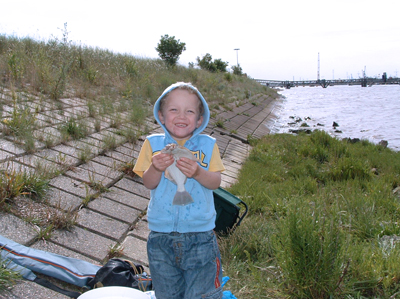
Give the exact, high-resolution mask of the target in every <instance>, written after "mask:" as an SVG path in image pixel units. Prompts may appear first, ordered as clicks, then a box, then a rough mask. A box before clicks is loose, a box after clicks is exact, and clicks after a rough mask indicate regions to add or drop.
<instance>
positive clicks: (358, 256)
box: [220, 131, 400, 298]
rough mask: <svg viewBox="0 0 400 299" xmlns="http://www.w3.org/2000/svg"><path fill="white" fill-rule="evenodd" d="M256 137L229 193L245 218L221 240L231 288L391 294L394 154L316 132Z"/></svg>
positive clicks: (398, 176) (399, 207) (398, 172)
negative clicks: (241, 202)
mask: <svg viewBox="0 0 400 299" xmlns="http://www.w3.org/2000/svg"><path fill="white" fill-rule="evenodd" d="M253 143H254V148H253V150H252V152H251V154H250V156H249V158H248V159H247V161H246V163H245V164H244V166H243V167H242V169H241V171H240V175H239V182H238V183H237V184H235V185H233V186H232V187H231V188H230V189H229V191H230V192H232V193H233V194H235V195H237V196H238V197H240V198H242V199H243V200H244V201H245V202H246V203H248V205H249V210H250V211H249V215H248V217H247V218H246V219H245V220H244V221H243V222H242V225H241V226H240V227H239V228H238V229H237V230H236V231H235V232H234V233H233V234H232V235H231V236H229V237H225V238H221V240H220V244H221V251H222V255H223V264H224V269H225V272H226V273H225V274H226V275H228V276H230V277H231V278H232V279H231V281H230V282H229V287H230V288H231V290H233V291H234V292H233V293H234V294H235V295H237V297H238V298H398V297H399V294H400V293H399V291H400V290H399V284H398V282H399V279H400V271H399V269H398V267H397V265H399V263H400V244H398V242H399V240H400V238H399V237H398V236H399V235H400V224H399V221H398V219H399V216H400V198H399V196H398V194H396V193H394V192H393V190H394V189H395V188H397V187H398V186H400V153H398V152H393V151H391V150H390V149H386V148H383V147H381V146H379V145H374V144H372V143H369V142H367V141H362V142H359V143H355V144H351V143H347V141H346V140H338V139H335V138H332V137H330V136H329V135H328V134H327V133H324V132H321V131H315V132H313V133H312V134H311V135H299V136H293V135H288V134H279V135H270V136H266V137H265V138H263V139H261V140H259V141H254V140H253ZM391 296H392V297H391Z"/></svg>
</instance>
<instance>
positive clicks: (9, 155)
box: [0, 150, 15, 161]
mask: <svg viewBox="0 0 400 299" xmlns="http://www.w3.org/2000/svg"><path fill="white" fill-rule="evenodd" d="M13 157H15V155H14V154H12V153H9V152H5V151H3V150H0V161H4V160H6V159H10V158H13Z"/></svg>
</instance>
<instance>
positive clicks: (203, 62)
mask: <svg viewBox="0 0 400 299" xmlns="http://www.w3.org/2000/svg"><path fill="white" fill-rule="evenodd" d="M196 60H197V65H198V66H199V67H200V68H201V69H202V70H206V71H209V72H213V73H215V72H222V73H225V72H226V68H227V66H228V62H224V61H222V59H214V61H212V56H211V54H209V53H207V54H206V55H204V56H203V58H201V59H200V57H197V58H196Z"/></svg>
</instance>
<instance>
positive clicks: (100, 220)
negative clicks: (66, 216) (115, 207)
mask: <svg viewBox="0 0 400 299" xmlns="http://www.w3.org/2000/svg"><path fill="white" fill-rule="evenodd" d="M78 225H80V226H82V227H83V228H85V229H87V230H90V231H92V232H94V233H96V234H98V235H102V236H104V237H107V238H109V239H112V240H115V241H119V239H120V238H121V236H123V235H125V234H126V232H127V231H128V229H129V224H127V223H125V222H121V221H118V220H115V219H114V218H111V217H109V216H105V215H102V214H99V213H96V212H94V211H92V210H90V209H86V208H85V209H81V210H80V211H79V213H78Z"/></svg>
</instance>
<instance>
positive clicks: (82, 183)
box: [0, 96, 275, 299]
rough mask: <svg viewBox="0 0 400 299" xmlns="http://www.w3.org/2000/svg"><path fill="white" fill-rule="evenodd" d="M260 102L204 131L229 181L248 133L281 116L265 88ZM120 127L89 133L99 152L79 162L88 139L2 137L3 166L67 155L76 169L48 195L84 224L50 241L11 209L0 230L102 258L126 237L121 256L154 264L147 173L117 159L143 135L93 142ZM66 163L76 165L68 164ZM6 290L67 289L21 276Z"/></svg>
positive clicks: (44, 294) (134, 150)
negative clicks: (109, 146)
mask: <svg viewBox="0 0 400 299" xmlns="http://www.w3.org/2000/svg"><path fill="white" fill-rule="evenodd" d="M64 103H65V105H67V106H68V105H69V106H70V110H71V112H72V113H76V111H78V110H79V109H82V107H83V105H79V101H78V102H77V101H76V100H75V99H74V101H72V100H65V102H64ZM253 103H254V104H250V103H247V104H245V105H243V106H240V107H234V108H233V109H232V110H231V111H228V110H227V111H225V112H221V113H220V114H218V115H217V116H216V119H212V120H211V121H210V124H209V126H208V128H207V130H206V132H205V133H207V134H212V136H213V137H215V138H216V139H217V143H218V146H219V149H220V152H221V157H222V159H223V162H224V164H225V166H226V171H225V172H224V173H223V174H222V185H221V187H223V188H226V187H229V186H230V185H231V184H233V183H234V182H235V179H236V178H237V174H238V171H239V169H240V167H241V164H242V162H243V161H244V160H245V159H246V157H247V156H248V153H249V150H250V146H249V145H248V144H246V143H245V142H243V141H245V140H246V139H247V137H248V136H253V137H255V138H259V137H261V136H263V135H267V134H268V133H269V129H268V127H267V122H268V121H271V119H273V117H274V116H273V113H272V112H273V108H274V105H275V101H274V100H273V99H271V98H267V97H264V96H263V97H257V98H256V100H254V101H253ZM83 110H84V109H83ZM221 120H223V126H222V127H221ZM216 124H218V125H219V126H216ZM148 126H150V128H151V132H152V133H153V132H159V131H160V128H159V127H158V126H157V125H155V124H154V123H153V122H151V121H149V122H148ZM47 129H48V128H47ZM113 133H115V131H113V129H112V128H106V129H105V130H102V131H100V132H98V133H93V134H91V135H89V136H88V137H86V138H85V139H86V140H88V139H90V143H89V144H91V147H92V148H91V153H92V156H91V159H90V160H88V162H86V163H83V164H82V163H79V161H80V160H79V151H80V150H81V149H82V146H83V143H84V142H85V140H79V141H72V142H68V143H67V144H59V145H56V146H54V147H52V148H50V149H49V148H46V149H42V150H38V151H37V152H35V153H34V154H28V153H26V152H25V151H24V150H23V149H21V148H20V147H18V146H17V145H15V143H13V142H12V140H10V139H6V138H3V139H0V145H1V147H0V149H1V150H0V164H1V168H9V167H13V168H14V169H21V170H26V169H28V170H29V169H32V168H33V167H35V166H36V167H37V165H41V163H43V164H42V165H46V167H50V166H52V165H53V164H57V165H59V164H60V161H59V160H60V157H62V164H63V167H64V169H69V170H66V171H65V172H64V173H63V174H61V175H59V176H56V177H55V178H53V179H52V180H51V181H50V187H51V188H50V191H49V192H48V196H47V199H48V202H49V204H50V205H51V206H53V207H57V208H61V209H63V210H79V212H78V218H77V224H76V225H75V226H74V227H73V228H72V229H71V230H70V231H67V230H58V231H55V232H54V233H53V234H52V236H51V238H50V239H49V240H46V241H44V240H38V238H37V237H38V230H37V227H35V226H34V225H32V224H31V223H28V222H25V221H24V220H22V219H20V218H18V217H16V216H14V215H11V214H6V213H0V235H2V236H4V237H6V238H9V239H12V240H13V241H15V242H18V243H20V244H23V245H25V246H29V247H32V248H37V249H41V250H45V251H49V252H53V253H57V254H61V255H64V256H69V257H74V258H78V259H82V260H86V261H89V262H92V263H95V264H102V263H103V262H104V261H105V260H106V259H107V256H108V253H109V251H110V248H113V247H115V246H118V245H119V244H120V245H121V246H122V248H123V256H122V258H125V259H129V260H132V261H134V262H137V263H140V264H142V265H144V266H145V267H147V266H148V260H147V253H146V239H147V236H148V233H149V230H148V228H147V222H146V208H147V204H148V201H149V191H148V190H147V189H146V188H145V187H144V186H143V184H142V182H141V179H140V178H138V177H131V176H129V175H127V174H124V173H123V172H122V171H120V170H119V167H118V165H124V164H128V163H132V161H134V160H135V159H136V158H137V156H138V153H139V150H140V147H141V144H142V142H143V138H140V140H139V141H138V142H137V143H136V144H131V143H123V144H122V145H120V146H118V147H117V148H116V149H115V150H112V151H107V152H102V153H101V154H99V153H100V152H101V151H100V150H99V149H97V148H96V147H94V146H93V144H96V143H101V142H102V140H104V136H106V134H113ZM114 135H115V136H117V137H118V135H116V134H114ZM57 159H58V160H57ZM57 162H58V163H57ZM66 165H67V166H70V167H65V166H66ZM93 181H96V182H101V184H102V185H103V186H105V187H106V188H107V190H106V192H99V191H96V190H94V189H91V188H89V187H88V185H87V182H93ZM89 195H95V196H92V197H91V198H92V199H91V200H90V202H89V203H88V204H87V206H85V205H82V202H83V201H84V200H85V199H87V198H88V196H89ZM93 198H94V199H93ZM56 283H58V282H57V281H56ZM61 286H63V287H64V288H67V289H68V288H69V287H70V286H68V285H67V286H66V285H65V284H61ZM0 298H24V299H30V298H42V299H44V298H67V297H65V296H63V295H61V294H59V293H55V292H53V291H51V290H48V289H46V288H43V287H41V286H39V285H37V284H35V283H32V282H29V281H22V282H20V283H18V285H16V286H15V287H14V288H13V290H12V291H11V292H10V293H7V294H4V293H0Z"/></svg>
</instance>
